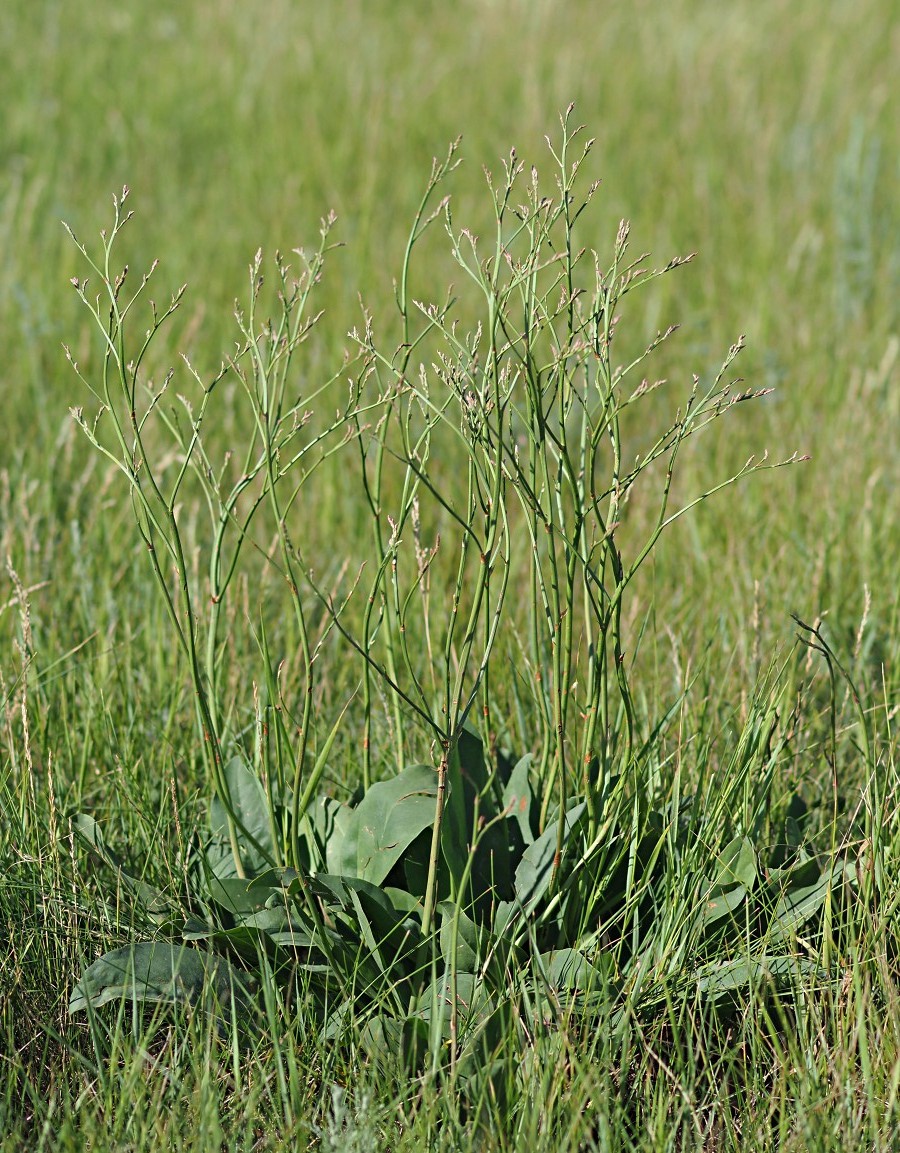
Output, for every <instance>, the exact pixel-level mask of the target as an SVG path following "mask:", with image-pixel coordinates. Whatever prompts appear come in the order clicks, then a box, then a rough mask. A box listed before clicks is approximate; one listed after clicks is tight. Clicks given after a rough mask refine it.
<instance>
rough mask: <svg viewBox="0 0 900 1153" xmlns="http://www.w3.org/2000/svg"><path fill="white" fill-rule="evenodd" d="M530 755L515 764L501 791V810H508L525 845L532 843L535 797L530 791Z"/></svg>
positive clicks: (527, 754)
mask: <svg viewBox="0 0 900 1153" xmlns="http://www.w3.org/2000/svg"><path fill="white" fill-rule="evenodd" d="M532 759H533V757H532V754H531V753H526V754H525V756H524V757H522V759H521V760H520V761H519V762H518V763H517V765H516V767H515V768H514V769H513V771H512V773H511V774H510V778H509V780H508V781H507V783H506V787H505V788H504V790H503V808H504V809H506V810H509V815H510V817H511V818H512V819H513V820H515V822H516V824H517V825H518V826H519V831H520V832H521V834H522V840H523V841H524V843H525V845H526V846H527V845H530V844H532V843H533V841H534V818H535V809H536V803H535V797H534V793H533V792H532V789H531V778H530V769H531V762H532Z"/></svg>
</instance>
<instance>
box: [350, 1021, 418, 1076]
mask: <svg viewBox="0 0 900 1153" xmlns="http://www.w3.org/2000/svg"><path fill="white" fill-rule="evenodd" d="M360 1045H361V1047H362V1049H363V1051H364V1052H365V1053H366V1054H367V1055H368V1057H369V1058H370V1059H371V1060H372V1061H373V1062H374V1063H375V1064H376V1065H380V1066H381V1067H382V1068H383V1069H385V1070H386V1071H388V1072H389V1073H393V1072H395V1071H396V1069H397V1062H398V1060H399V1062H400V1064H401V1066H402V1067H403V1069H404V1070H405V1071H406V1073H407V1074H413V1073H416V1072H418V1071H419V1070H420V1069H421V1068H422V1066H423V1064H424V1061H425V1055H426V1054H427V1052H428V1026H427V1025H426V1024H425V1022H424V1021H423V1020H422V1019H421V1017H406V1018H404V1019H403V1020H397V1019H396V1018H395V1017H389V1016H388V1015H387V1014H385V1013H381V1014H379V1015H378V1016H377V1017H373V1018H372V1019H371V1020H369V1021H367V1022H366V1025H365V1027H364V1028H363V1030H362V1033H361V1035H360Z"/></svg>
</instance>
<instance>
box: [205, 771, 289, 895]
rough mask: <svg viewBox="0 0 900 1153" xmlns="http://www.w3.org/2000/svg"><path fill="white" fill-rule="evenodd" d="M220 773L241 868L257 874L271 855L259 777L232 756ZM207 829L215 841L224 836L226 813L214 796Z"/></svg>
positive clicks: (264, 800)
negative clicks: (233, 822)
mask: <svg viewBox="0 0 900 1153" xmlns="http://www.w3.org/2000/svg"><path fill="white" fill-rule="evenodd" d="M223 774H224V776H225V781H226V783H227V785H228V793H229V798H230V801H231V807H232V809H233V810H234V815H235V816H236V817H237V820H238V841H239V843H240V845H241V849H242V856H244V865H245V867H246V868H248V869H250V870H252V871H253V872H258V871H259V870H260V869H261V868H263V867H264V866H265V865H266V864H270V863H271V860H272V857H273V852H274V847H273V845H272V834H271V830H270V825H269V801H268V798H267V797H266V791H265V789H264V788H263V786H262V782H261V781H260V779H259V777H257V776H256V774H255V773H253V772H251V770H250V769H249V768H248V767H247V765H246V764H245V762H244V759H243V757H240V756H236V757H232V758H231V760H230V761H229V762H228V764H227V765H226V766H225V768H224V769H223ZM209 830H210V832H211V833H212V835H213V837H215V838H217V839H219V840H223V839H225V838H226V837H227V835H228V818H227V813H226V810H225V805H224V804H223V803H222V801H221V799H220V798H219V797H215V798H214V799H213V802H212V804H211V805H210V809H209Z"/></svg>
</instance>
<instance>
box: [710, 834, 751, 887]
mask: <svg viewBox="0 0 900 1153" xmlns="http://www.w3.org/2000/svg"><path fill="white" fill-rule="evenodd" d="M717 865H718V872H717V874H716V879H715V881H714V882H713V887H712V890H711V892H712V893H713V894H714V893H715V891H716V890H717V889H718V890H720V891H724V890H726V889H731V888H733V887H734V886H735V885H743V886H744V888H745V889H752V888H753V886H754V884H755V883H756V876H757V872H758V865H757V857H756V850H755V849H754V847H753V843H752V842H751V841H750V840H749V838H747V837H735V838H734V840H733V841H730V842H729V843H728V844H727V845H726V846H725V848H724V849H723V850H722V852H721V853H720V854H719V857H718V861H717Z"/></svg>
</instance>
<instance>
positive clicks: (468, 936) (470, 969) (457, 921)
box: [438, 901, 482, 973]
mask: <svg viewBox="0 0 900 1153" xmlns="http://www.w3.org/2000/svg"><path fill="white" fill-rule="evenodd" d="M438 911H439V913H440V914H441V955H442V957H443V958H444V964H445V965H446V966H447V967H448V968H453V967H454V947H455V967H456V969H457V970H459V972H461V973H475V972H476V971H477V969H478V962H479V959H480V957H481V953H482V947H481V942H480V940H479V938H480V935H481V934H480V932H479V929H478V926H477V925H476V924H475V922H474V921H473V920H472V919H471V918H470V917H467V916H466V914H465V913H464V912H463V911H462V910H461V909H458V906H457V905H456V904H455V902H453V901H441V903H440V904H439V905H438Z"/></svg>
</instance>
